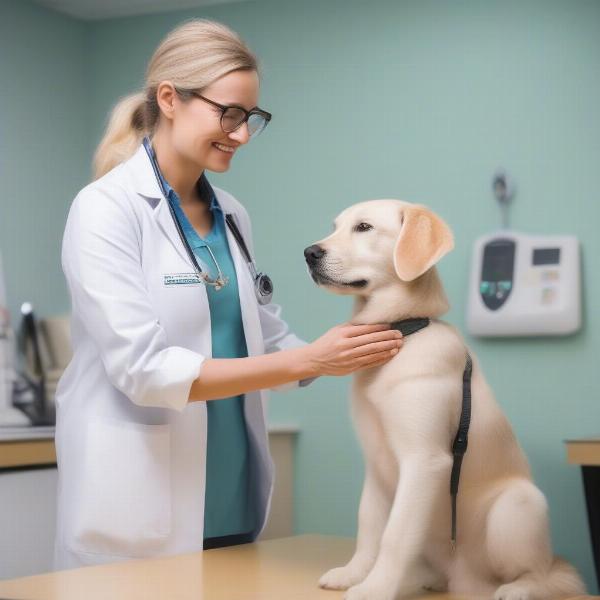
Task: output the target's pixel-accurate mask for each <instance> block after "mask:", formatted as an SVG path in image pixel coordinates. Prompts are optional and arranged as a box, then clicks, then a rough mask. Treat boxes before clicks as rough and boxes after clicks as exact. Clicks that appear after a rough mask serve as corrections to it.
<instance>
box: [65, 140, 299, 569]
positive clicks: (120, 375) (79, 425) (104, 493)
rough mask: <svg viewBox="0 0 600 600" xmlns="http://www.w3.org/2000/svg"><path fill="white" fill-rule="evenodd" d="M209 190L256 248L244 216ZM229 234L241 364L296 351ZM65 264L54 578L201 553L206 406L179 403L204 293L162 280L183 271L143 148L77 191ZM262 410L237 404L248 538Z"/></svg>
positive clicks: (180, 249)
mask: <svg viewBox="0 0 600 600" xmlns="http://www.w3.org/2000/svg"><path fill="white" fill-rule="evenodd" d="M214 190H215V193H216V195H217V199H218V201H219V203H220V204H221V207H222V208H223V211H224V212H225V213H233V214H234V215H235V218H236V220H237V223H238V226H239V227H240V229H241V232H242V235H243V236H244V239H245V240H246V243H247V245H248V246H249V249H250V252H251V253H253V244H252V233H251V225H250V219H249V217H248V214H247V212H246V210H245V209H244V207H243V206H242V205H241V204H240V203H239V202H238V201H237V200H236V199H235V198H234V197H233V196H231V195H230V194H228V193H227V192H225V191H223V190H221V189H219V188H214ZM226 230H227V240H228V242H229V248H230V251H231V254H232V258H233V262H234V265H235V270H236V274H237V279H238V285H239V295H240V305H241V312H242V320H243V325H244V333H245V337H246V345H247V348H248V354H249V356H255V355H260V354H264V353H265V352H273V351H277V350H281V349H286V348H292V347H297V346H301V345H303V344H305V342H304V341H302V340H301V339H299V338H298V337H296V336H295V335H294V334H293V333H291V332H290V330H289V327H288V325H287V324H286V323H285V322H284V321H283V320H282V319H281V318H280V316H279V315H280V312H281V309H280V307H279V306H277V305H276V304H272V303H271V304H269V305H265V306H261V305H259V304H258V303H257V300H256V296H255V293H254V284H253V280H252V277H251V275H250V272H249V270H248V267H247V264H246V263H245V261H244V258H243V255H242V253H241V252H240V248H239V246H238V244H237V243H236V241H235V239H234V238H233V236H232V235H231V232H230V230H229V228H228V227H226ZM62 266H63V271H64V273H65V276H66V279H67V282H68V286H69V290H70V293H71V304H72V317H71V336H72V344H73V350H74V355H73V359H72V361H71V362H70V364H69V365H68V367H67V369H66V371H65V372H64V374H63V376H62V378H61V379H60V382H59V385H58V389H57V393H56V405H57V427H56V438H55V440H56V450H57V459H58V475H59V476H58V499H57V500H58V509H57V531H56V542H55V556H54V558H55V565H54V566H55V569H65V568H73V567H78V566H84V565H90V564H97V563H105V562H115V561H119V560H122V559H128V558H142V557H150V556H159V555H168V554H178V553H185V552H196V551H199V550H202V544H203V528H204V490H205V466H206V465H205V463H206V427H207V417H206V403H205V402H191V403H188V394H189V390H190V386H191V384H192V381H193V380H194V379H196V378H197V377H198V376H199V375H200V376H201V373H202V363H203V361H204V359H205V357H210V356H211V326H210V314H209V306H208V298H207V294H206V288H205V286H204V285H203V284H201V283H200V284H192V285H169V286H166V285H165V283H164V277H165V275H169V274H175V273H191V272H193V267H192V266H191V263H190V261H189V258H188V256H187V254H186V252H185V248H184V246H183V244H182V242H181V240H180V238H179V235H178V233H177V230H176V227H175V224H174V223H173V220H172V217H171V214H170V211H169V207H168V205H167V201H166V200H165V199H164V198H163V196H162V194H161V191H160V187H159V185H158V182H157V181H156V178H155V175H154V172H153V170H152V166H151V163H150V160H149V158H148V156H147V155H146V152H145V150H144V147H143V146H140V147H139V149H138V150H137V151H136V153H135V155H134V156H132V157H131V158H130V159H129V160H127V161H125V162H124V163H122V164H120V165H118V166H117V167H116V168H114V169H113V170H112V171H110V172H109V173H107V174H106V175H104V176H103V177H102V178H100V179H98V180H96V181H94V182H93V183H91V184H89V185H88V186H86V187H85V188H83V189H82V190H81V191H80V192H79V194H78V195H77V197H76V198H75V200H74V201H73V204H72V206H71V209H70V211H69V216H68V219H67V224H66V228H65V233H64V238H63V246H62ZM297 385H298V382H294V383H292V384H287V385H285V386H280V388H278V389H284V388H291V387H295V386H297ZM266 403H267V391H266V390H261V391H256V392H250V393H247V394H246V395H245V403H244V415H245V419H246V425H247V429H248V437H249V441H250V448H251V464H252V465H253V466H252V469H253V471H252V474H251V477H252V481H253V485H254V489H253V492H252V493H253V494H255V495H256V505H257V506H258V512H259V514H258V515H257V520H258V526H257V529H256V531H255V532H254V535H255V536H258V535H259V534H260V532H261V531H262V529H263V528H264V525H265V522H266V519H267V515H268V512H269V506H270V502H271V496H272V492H273V476H274V474H273V461H272V459H271V456H270V453H269V446H268V437H267V430H266V414H267V407H266Z"/></svg>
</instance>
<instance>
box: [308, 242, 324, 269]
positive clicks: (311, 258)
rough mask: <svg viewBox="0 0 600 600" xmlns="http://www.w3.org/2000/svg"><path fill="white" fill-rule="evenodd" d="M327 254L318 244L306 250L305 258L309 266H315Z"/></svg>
mask: <svg viewBox="0 0 600 600" xmlns="http://www.w3.org/2000/svg"><path fill="white" fill-rule="evenodd" d="M324 254H325V250H323V248H321V246H319V245H317V244H313V245H312V246H309V247H308V248H305V249H304V258H305V259H306V262H307V263H308V264H309V265H314V264H315V263H317V262H318V260H319V259H320V258H321V257H322V256H323V255H324Z"/></svg>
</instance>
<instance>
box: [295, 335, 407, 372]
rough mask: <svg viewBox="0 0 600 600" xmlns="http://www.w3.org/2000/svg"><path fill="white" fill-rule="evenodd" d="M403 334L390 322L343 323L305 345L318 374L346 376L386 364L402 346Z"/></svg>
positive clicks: (312, 365) (313, 367) (309, 358)
mask: <svg viewBox="0 0 600 600" xmlns="http://www.w3.org/2000/svg"><path fill="white" fill-rule="evenodd" d="M403 342H404V340H403V339H402V334H401V333H400V332H399V331H397V330H395V329H391V328H390V326H389V324H388V323H376V324H374V325H352V324H350V323H341V324H340V325H336V326H335V327H332V328H331V329H330V330H329V331H327V332H326V333H325V334H323V335H322V336H321V337H320V338H318V339H316V340H315V341H314V342H312V343H311V344H308V346H306V349H307V351H308V360H309V362H310V363H311V367H312V369H313V370H314V372H315V374H317V375H347V374H348V373H352V372H354V371H358V370H360V369H365V368H371V367H376V366H379V365H383V364H385V363H386V362H387V361H388V360H390V359H391V358H393V357H394V356H395V355H396V354H397V353H398V350H399V349H400V348H401V347H402V344H403Z"/></svg>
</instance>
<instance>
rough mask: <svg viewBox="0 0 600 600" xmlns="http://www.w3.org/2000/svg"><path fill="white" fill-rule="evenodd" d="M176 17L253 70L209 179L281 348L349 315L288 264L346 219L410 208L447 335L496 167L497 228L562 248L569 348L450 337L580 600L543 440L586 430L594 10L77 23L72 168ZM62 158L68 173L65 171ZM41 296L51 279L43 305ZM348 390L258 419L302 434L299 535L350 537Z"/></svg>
mask: <svg viewBox="0 0 600 600" xmlns="http://www.w3.org/2000/svg"><path fill="white" fill-rule="evenodd" d="M193 16H206V17H209V18H215V19H217V20H221V21H223V22H224V23H226V24H228V25H230V26H231V27H233V28H234V29H236V30H237V31H238V32H239V33H240V34H241V35H242V36H243V37H244V38H245V39H246V41H247V42H248V43H249V44H250V46H251V47H252V48H253V49H254V50H255V51H256V52H257V54H258V55H259V57H260V58H261V60H262V63H263V67H264V77H263V89H262V95H261V106H264V107H265V108H266V109H268V110H271V111H272V112H273V114H274V119H273V122H272V124H271V125H270V127H269V129H268V130H267V132H266V133H265V134H264V135H263V136H262V137H261V138H258V139H257V140H256V141H254V142H252V143H251V145H249V146H248V147H246V148H244V149H243V150H242V151H241V152H240V153H239V156H237V157H236V158H235V159H234V163H233V168H232V169H231V171H230V172H229V173H227V174H225V175H218V176H217V175H214V176H212V181H213V182H214V183H216V184H218V185H221V186H223V187H225V188H226V189H228V190H229V191H231V192H232V193H233V194H235V195H236V196H237V197H238V198H239V199H240V200H241V201H242V202H243V203H244V204H245V205H246V206H247V208H248V210H249V212H250V214H251V216H252V218H253V224H254V235H255V244H256V252H257V256H258V262H259V265H260V267H261V268H263V269H265V270H267V271H268V272H269V273H270V274H271V275H272V277H273V279H274V280H275V282H276V300H277V302H279V303H281V304H282V305H283V307H284V316H285V317H286V318H287V320H288V322H289V323H290V324H291V325H292V327H293V328H294V330H295V331H296V332H297V333H298V334H299V335H301V336H303V337H305V338H306V339H308V340H312V339H314V338H316V337H317V336H318V335H320V334H321V333H322V332H324V331H325V330H326V329H328V328H329V327H330V326H332V325H333V324H335V323H338V322H341V321H343V320H345V319H346V318H347V317H348V315H349V312H350V306H351V305H350V302H349V299H348V298H340V297H336V296H330V295H327V294H326V293H325V292H323V291H322V290H319V289H316V288H315V287H314V286H313V284H312V283H311V281H310V280H309V278H308V276H307V274H306V269H305V266H304V261H303V256H302V250H303V248H304V247H305V246H307V245H308V244H309V243H311V242H312V241H314V240H316V239H319V238H321V237H323V236H324V235H325V234H326V233H327V232H328V231H329V230H330V222H331V220H332V218H333V217H334V216H335V214H337V213H338V212H339V211H340V210H341V209H343V208H344V207H346V206H348V205H349V204H352V203H354V202H357V201H360V200H364V199H367V198H376V197H396V198H402V199H406V200H411V201H418V202H422V203H425V204H427V205H429V206H430V207H432V208H433V209H435V210H436V211H437V212H439V213H440V214H441V215H442V216H443V217H444V218H445V219H446V220H447V221H448V223H449V224H450V225H451V227H452V228H453V230H454V232H455V235H456V249H455V250H454V252H453V253H452V254H450V255H449V256H447V257H446V258H445V259H444V260H443V261H442V263H441V265H440V272H441V275H442V277H443V279H444V282H445V285H446V289H447V292H448V295H449V298H450V300H451V303H452V310H451V311H450V313H449V315H448V320H449V321H451V322H452V323H454V324H455V325H457V326H458V327H459V328H460V329H461V330H462V331H463V332H465V335H466V330H465V326H464V304H465V301H466V291H467V290H466V286H467V277H468V264H469V258H470V249H471V244H472V242H473V240H474V238H475V237H476V236H478V235H479V234H481V233H483V232H487V231H490V230H493V229H495V228H496V227H497V225H498V224H499V215H498V212H497V208H496V206H495V205H494V202H493V201H492V197H491V192H490V179H491V175H492V173H493V172H494V170H495V169H496V167H498V166H499V165H502V166H504V167H506V168H507V169H509V171H510V172H511V173H512V174H513V175H514V177H515V178H516V180H517V182H518V186H519V192H518V196H517V199H516V202H515V205H514V208H513V211H512V222H513V225H514V227H515V228H518V229H520V230H524V231H528V232H531V233H556V234H558V233H573V234H576V235H577V236H578V237H579V238H580V240H581V243H582V248H583V257H584V258H583V278H584V296H585V298H584V306H585V311H584V323H585V326H584V329H583V331H582V333H580V334H578V335H576V336H573V337H569V338H564V339H562V338H547V339H543V338H540V339H507V340H487V341H481V340H475V339H472V338H470V337H469V336H468V335H466V338H467V341H468V343H469V344H470V345H471V347H472V348H473V350H474V351H475V352H477V354H478V356H479V358H480V360H481V362H482V365H483V367H484V370H485V372H486V375H487V378H488V380H489V382H490V384H491V385H492V387H493V388H494V390H495V391H496V394H497V397H498V400H499V402H500V404H501V405H502V407H503V408H504V410H505V411H506V413H507V414H508V416H509V418H510V419H511V421H512V423H513V424H514V428H515V430H516V432H517V434H518V436H519V439H520V441H521V443H522V445H523V447H524V448H525V450H526V452H527V454H528V456H529V458H530V460H531V463H532V467H533V471H534V475H535V478H536V481H537V482H538V484H539V485H540V487H541V488H542V490H543V491H544V492H545V493H546V495H547V496H548V499H549V503H550V511H551V520H552V534H553V538H554V544H555V548H556V551H557V552H558V553H560V554H562V555H564V556H566V557H568V558H569V559H570V560H572V561H573V562H574V563H575V564H576V565H577V566H578V568H579V569H581V571H582V572H583V573H584V575H585V577H586V580H587V582H588V584H589V585H590V589H591V590H594V589H595V584H594V578H593V568H592V561H591V551H590V546H589V539H588V533H587V524H586V517H585V505H584V498H583V493H582V485H581V480H580V474H579V470H578V469H577V468H576V467H574V466H569V465H567V464H566V460H565V452H564V447H563V443H562V441H563V439H565V438H570V437H577V436H584V435H590V434H597V433H598V432H599V430H600V409H599V408H598V397H599V392H600V385H599V380H598V366H597V365H598V361H597V356H598V354H599V353H600V326H599V322H598V316H597V315H598V313H597V310H596V305H597V303H598V297H599V294H600V280H599V278H598V276H597V273H598V270H599V267H600V265H599V262H600V248H599V245H600V242H599V239H598V236H597V235H596V231H597V229H598V225H599V224H600V219H599V217H600V207H599V205H598V202H597V197H596V196H597V187H598V186H597V181H596V178H595V176H594V173H595V172H596V171H597V170H598V165H599V164H600V117H599V114H598V109H597V107H598V106H600V69H599V66H600V64H599V63H600V3H598V2H592V1H588V2H583V1H575V2H565V1H563V2H558V1H551V0H544V1H542V0H537V1H535V2H533V1H529V2H522V1H519V2H518V1H516V0H513V1H504V2H499V1H497V2H481V1H479V0H471V1H458V0H457V1H453V2H443V1H441V0H438V1H433V0H425V1H423V0H419V1H416V0H415V1H412V2H405V1H398V0H394V1H392V0H387V1H384V0H372V1H370V2H364V1H362V0H361V1H358V0H328V1H327V2H317V1H316V0H308V1H305V2H299V3H292V2H281V1H278V0H259V1H256V2H244V3H240V4H229V5H223V6H214V7H210V8H207V9H205V10H195V11H185V12H177V13H166V14H161V15H153V16H148V17H141V18H139V17H136V18H128V19H117V20H108V21H102V22H98V23H93V24H91V25H90V26H89V29H88V31H87V32H88V33H89V37H86V39H85V40H84V41H82V47H83V48H85V50H86V52H87V54H85V56H86V57H87V62H86V67H87V70H88V74H87V80H86V81H88V82H89V85H90V87H89V90H88V96H87V97H86V99H87V101H88V103H89V112H88V113H87V118H88V123H89V125H88V131H87V133H88V134H89V135H88V137H87V138H86V139H87V144H88V160H89V156H90V155H91V152H92V151H93V148H94V147H95V145H96V143H97V142H98V140H99V136H100V134H101V131H102V128H103V126H104V121H105V119H106V117H107V114H108V111H109V109H110V106H111V105H112V104H113V103H114V102H115V101H116V99H117V98H118V97H119V96H121V95H124V94H127V93H130V92H132V91H134V90H136V89H138V88H139V87H140V86H141V85H142V81H143V73H144V70H145V66H146V62H147V60H148V58H149V56H150V54H151V52H152V50H153V49H154V48H155V46H156V44H157V43H158V41H159V39H160V38H161V37H162V36H163V35H164V34H166V33H167V31H168V30H169V29H171V28H172V27H174V26H175V25H176V24H178V23H179V22H181V21H182V20H183V19H184V18H188V17H193ZM74 27H75V30H77V27H76V26H74ZM78 64H79V63H78ZM73 68H74V67H73ZM63 148H64V146H61V149H63ZM73 160H74V164H76V165H77V168H82V169H83V167H81V165H82V161H81V157H77V159H75V157H73ZM80 176H81V173H73V174H72V177H73V181H76V180H77V178H78V177H80ZM86 176H87V173H86ZM35 181H37V182H40V184H41V182H42V181H43V178H42V175H41V173H40V175H39V176H36V179H35ZM3 202H6V200H5V199H3ZM23 260H25V259H23ZM24 264H25V263H24ZM60 285H61V284H60V282H53V286H54V287H53V293H54V294H55V295H57V296H60V293H61V287H60ZM64 298H65V302H66V295H65V296H64ZM348 383H349V381H348V379H347V378H344V379H336V378H323V379H322V380H318V381H317V382H315V383H314V384H313V385H312V386H311V387H309V388H307V389H305V390H302V391H297V392H292V393H288V394H275V395H274V398H273V401H272V403H271V409H270V416H271V420H272V421H274V422H286V423H295V424H298V425H299V426H300V428H301V434H300V437H299V442H298V446H297V451H298V454H297V465H296V467H297V475H296V501H297V503H296V523H295V528H296V531H297V532H298V533H302V532H321V533H331V534H345V535H353V534H354V533H355V527H356V525H355V523H356V511H357V505H358V498H359V494H360V487H361V480H362V460H361V455H360V451H359V449H358V446H357V443H356V440H355V437H354V434H353V432H352V427H351V424H350V420H349V417H348V407H347V401H346V393H347V389H348Z"/></svg>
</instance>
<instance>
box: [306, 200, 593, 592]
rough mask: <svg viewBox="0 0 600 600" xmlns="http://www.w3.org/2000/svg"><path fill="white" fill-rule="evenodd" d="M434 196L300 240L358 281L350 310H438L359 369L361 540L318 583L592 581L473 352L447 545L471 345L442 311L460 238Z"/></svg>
mask: <svg viewBox="0 0 600 600" xmlns="http://www.w3.org/2000/svg"><path fill="white" fill-rule="evenodd" d="M453 245H454V242H453V237H452V233H451V231H450V229H449V228H448V226H447V225H446V224H445V223H444V222H443V221H442V220H441V219H440V217H438V216H437V215H435V214H434V213H433V212H431V211H430V210H429V209H427V208H426V207H425V206H421V205H417V204H411V203H408V202H402V201H399V200H371V201H368V202H362V203H360V204H356V205H354V206H351V207H350V208H348V209H346V210H345V211H343V212H342V213H341V214H340V215H339V216H338V217H337V218H336V219H335V230H334V232H333V233H332V234H331V235H329V236H328V237H326V238H325V239H323V240H321V241H319V242H316V243H315V244H313V245H312V246H309V247H308V248H306V250H305V251H304V254H305V257H306V261H307V263H308V267H309V272H310V275H311V276H312V278H313V280H314V281H315V282H316V283H317V284H318V285H320V286H323V287H324V288H326V289H328V290H330V291H332V292H335V293H337V294H352V295H354V296H355V305H354V311H353V316H352V319H351V322H352V323H356V324H370V323H383V322H389V323H392V322H397V321H402V320H405V319H411V318H422V317H429V319H430V324H429V325H428V326H427V327H424V328H423V329H420V330H419V331H416V332H415V333H412V334H411V335H406V336H405V341H404V345H403V347H402V349H401V351H400V352H399V353H398V354H397V355H396V356H395V357H394V358H393V359H391V360H390V361H389V362H387V363H386V364H384V365H383V366H379V367H374V368H371V369H365V370H362V371H358V372H356V374H355V375H354V377H353V385H352V417H353V421H354V424H355V427H356V430H357V433H358V436H359V438H360V442H361V445H362V449H363V452H364V457H365V481H364V487H363V491H362V496H361V500H360V507H359V514H358V536H357V542H356V551H355V553H354V556H353V557H352V559H351V560H350V561H349V562H348V564H347V565H345V566H343V567H340V568H336V569H332V570H331V571H329V572H327V573H325V574H324V575H323V576H322V578H321V579H320V581H319V585H320V586H321V587H324V588H329V589H348V591H347V593H346V596H345V598H346V600H396V599H398V598H403V597H406V596H409V595H414V594H415V593H419V592H422V591H423V590H424V589H425V590H427V589H429V590H435V591H448V592H451V593H453V594H473V595H483V596H486V597H490V598H491V597H493V598H494V599H495V600H546V599H554V598H567V597H570V596H576V595H578V594H584V593H585V588H584V585H583V583H582V581H581V579H580V577H579V576H578V574H577V572H576V571H575V569H574V568H573V567H572V566H571V565H569V564H568V563H566V562H565V561H563V560H561V559H559V558H557V557H554V556H553V554H552V548H551V542H550V536H549V527H548V516H547V512H548V508H547V503H546V499H545V498H544V495H543V494H542V492H541V491H540V490H539V489H538V488H537V487H536V486H535V484H534V483H533V481H532V479H531V473H530V469H529V464H528V462H527V458H526V457H525V455H524V453H523V451H522V449H521V447H520V446H519V443H518V442H517V440H516V438H515V435H514V433H513V431H512V429H511V426H510V424H509V422H508V421H507V419H506V417H505V416H504V414H503V413H502V411H501V410H500V408H499V406H498V404H497V403H496V400H495V398H494V395H493V392H492V390H491V389H490V387H489V386H488V384H487V383H486V380H485V378H484V375H483V373H482V370H481V367H480V365H479V363H478V361H477V359H476V357H475V356H473V354H472V353H470V352H469V354H470V356H471V357H472V377H471V392H472V408H471V410H472V414H471V423H470V428H469V432H468V450H467V452H466V454H465V455H464V460H463V463H462V470H461V471H460V480H459V493H458V496H457V513H456V517H457V520H456V523H457V541H456V545H453V544H451V542H450V537H451V535H450V534H451V528H452V511H451V498H450V485H449V484H450V474H451V470H452V465H453V453H452V450H451V448H452V443H453V440H454V438H455V436H456V433H457V430H458V426H459V420H460V416H461V408H462V403H463V373H464V371H465V361H466V355H467V348H466V346H465V342H464V341H463V339H462V337H461V335H460V333H459V332H458V331H457V330H456V329H455V328H454V327H452V326H451V325H449V324H447V323H445V322H443V321H441V320H439V317H440V316H441V315H443V314H444V313H445V312H446V311H447V310H448V300H447V298H446V295H445V293H444V290H443V288H442V284H441V282H440V279H439V277H438V273H437V269H436V267H435V264H436V263H437V261H438V260H439V259H440V258H441V257H442V256H444V255H445V254H446V253H447V252H448V251H450V250H451V249H452V248H453Z"/></svg>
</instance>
